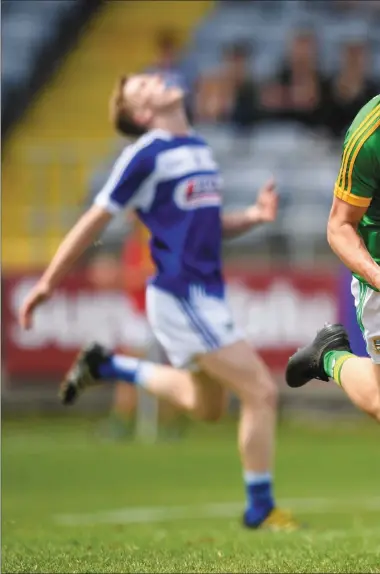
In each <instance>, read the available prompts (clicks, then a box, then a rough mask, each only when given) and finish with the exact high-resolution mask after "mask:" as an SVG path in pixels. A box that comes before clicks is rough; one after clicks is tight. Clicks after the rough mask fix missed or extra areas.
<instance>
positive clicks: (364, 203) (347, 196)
mask: <svg viewBox="0 0 380 574" xmlns="http://www.w3.org/2000/svg"><path fill="white" fill-rule="evenodd" d="M334 195H335V196H336V197H337V198H338V199H342V200H343V201H345V202H346V203H349V204H350V205H355V206H356V207H369V206H370V205H371V201H372V198H371V197H359V196H358V195H354V194H353V193H347V192H345V191H344V190H343V189H342V188H341V187H339V185H335V188H334Z"/></svg>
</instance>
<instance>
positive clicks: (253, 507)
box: [244, 471, 274, 526]
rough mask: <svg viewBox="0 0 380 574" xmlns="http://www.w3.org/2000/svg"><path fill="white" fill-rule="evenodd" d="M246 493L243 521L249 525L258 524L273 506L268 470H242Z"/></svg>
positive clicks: (270, 476) (270, 479)
mask: <svg viewBox="0 0 380 574" xmlns="http://www.w3.org/2000/svg"><path fill="white" fill-rule="evenodd" d="M244 482H245V489H246V493H247V508H246V511H245V522H246V523H247V524H248V525H250V526H257V525H259V524H260V523H261V522H262V521H263V520H265V518H266V517H267V516H268V514H269V513H270V512H271V510H273V508H274V500H273V494H272V475H271V473H270V472H251V471H245V472H244Z"/></svg>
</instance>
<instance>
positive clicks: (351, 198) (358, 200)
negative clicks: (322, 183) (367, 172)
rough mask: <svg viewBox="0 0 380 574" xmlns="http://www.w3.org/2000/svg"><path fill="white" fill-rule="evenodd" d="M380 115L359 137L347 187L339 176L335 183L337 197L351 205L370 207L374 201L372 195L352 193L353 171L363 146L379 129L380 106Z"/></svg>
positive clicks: (379, 110)
mask: <svg viewBox="0 0 380 574" xmlns="http://www.w3.org/2000/svg"><path fill="white" fill-rule="evenodd" d="M378 116H379V118H377V117H375V118H374V119H375V123H372V122H371V127H370V128H369V129H368V128H367V129H366V131H365V132H363V134H362V135H361V139H360V136H359V138H358V144H357V147H356V149H355V152H354V154H353V156H352V158H351V160H350V167H349V170H348V173H347V175H348V178H347V186H346V188H344V187H343V186H341V185H339V178H338V181H337V183H336V185H335V189H334V194H335V195H336V197H338V198H339V199H342V200H343V201H345V202H346V203H349V204H351V205H356V206H357V207H369V205H370V204H371V201H372V198H370V197H359V196H357V195H354V194H353V193H351V190H352V172H353V171H354V167H355V160H356V158H357V156H358V154H359V152H360V150H361V148H362V147H363V145H364V144H365V142H366V141H367V140H368V138H369V137H371V135H372V134H373V132H374V131H375V130H377V128H378V127H380V108H379V109H378ZM345 176H346V172H344V178H345Z"/></svg>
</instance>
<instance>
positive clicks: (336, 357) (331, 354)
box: [323, 351, 356, 385]
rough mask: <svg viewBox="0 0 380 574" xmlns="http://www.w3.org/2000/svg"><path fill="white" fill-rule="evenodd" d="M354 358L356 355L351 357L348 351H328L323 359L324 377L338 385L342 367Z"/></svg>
mask: <svg viewBox="0 0 380 574" xmlns="http://www.w3.org/2000/svg"><path fill="white" fill-rule="evenodd" d="M354 357H356V355H353V354H352V353H349V352H348V351H328V352H327V353H326V354H325V356H324V357H323V368H324V370H325V373H326V375H327V376H329V377H331V378H332V379H334V381H335V382H336V383H338V385H340V384H341V382H340V372H341V370H342V367H343V365H344V363H345V362H346V361H347V360H348V359H352V358H354Z"/></svg>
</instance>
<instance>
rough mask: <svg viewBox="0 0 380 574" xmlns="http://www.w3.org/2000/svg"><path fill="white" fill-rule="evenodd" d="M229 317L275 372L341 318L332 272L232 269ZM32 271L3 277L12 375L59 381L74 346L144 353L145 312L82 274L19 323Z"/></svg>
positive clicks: (6, 352) (6, 351)
mask: <svg viewBox="0 0 380 574" xmlns="http://www.w3.org/2000/svg"><path fill="white" fill-rule="evenodd" d="M227 278H228V293H229V299H230V304H231V308H232V310H233V314H234V316H235V319H236V321H237V323H238V324H239V326H240V327H241V328H243V329H244V331H245V333H246V337H247V340H248V341H249V342H250V344H251V345H252V346H253V347H255V348H256V349H257V350H258V351H259V352H260V354H261V355H262V356H263V357H264V359H265V360H266V361H267V363H268V364H269V366H270V367H271V368H273V369H283V368H284V366H285V364H286V361H287V358H288V357H289V355H290V354H291V353H293V352H294V351H295V349H297V348H298V347H299V346H301V345H303V344H305V342H306V341H308V340H310V339H311V338H312V337H313V335H314V333H315V331H316V330H317V329H318V328H319V327H321V326H322V325H323V324H324V322H326V321H336V320H337V319H338V287H337V278H336V277H335V276H334V275H331V274H328V273H324V272H321V270H320V269H319V270H318V272H313V273H310V272H307V273H306V272H295V271H288V272H257V273H240V272H238V273H237V272H230V273H228V274H227ZM36 279H37V275H36V274H31V273H29V274H18V275H16V274H15V275H9V276H7V277H5V278H3V293H2V294H3V298H2V307H3V309H2V319H3V368H4V369H5V370H6V372H7V373H8V374H9V375H10V376H20V377H21V376H22V377H25V376H27V377H32V376H33V377H41V378H42V377H44V378H46V377H51V376H54V377H57V376H61V375H62V373H63V372H64V371H65V370H66V369H67V366H68V365H69V364H70V361H71V360H72V359H73V357H74V356H75V354H76V353H77V351H78V349H79V348H80V347H81V346H82V345H84V344H86V343H88V342H90V341H93V340H97V341H99V342H101V343H103V344H105V345H107V346H108V347H110V348H118V347H124V348H125V347H129V348H131V350H133V347H139V348H141V347H142V346H144V344H145V343H146V341H147V340H148V337H149V328H148V325H147V322H146V318H145V316H144V314H143V313H142V312H141V311H139V310H138V309H136V308H135V307H134V306H133V304H132V302H131V301H129V300H128V299H127V298H126V296H125V295H124V293H122V292H119V291H109V290H102V291H96V290H95V289H94V287H93V286H92V285H90V283H89V282H88V280H87V278H86V275H85V274H77V275H73V276H71V277H70V278H69V279H67V280H66V281H65V282H64V284H63V285H62V286H61V288H60V289H59V290H58V291H57V293H56V294H55V296H54V297H53V298H52V300H51V301H49V302H48V303H47V304H46V305H45V307H43V308H42V309H41V310H40V311H39V312H38V313H37V316H36V321H35V327H34V329H33V330H31V331H28V332H25V331H23V330H22V329H21V328H20V327H19V325H18V323H17V311H18V309H19V306H20V303H21V301H22V300H23V298H24V297H25V294H26V293H27V291H28V290H29V288H30V287H31V286H32V285H33V284H34V283H35V282H36Z"/></svg>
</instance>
